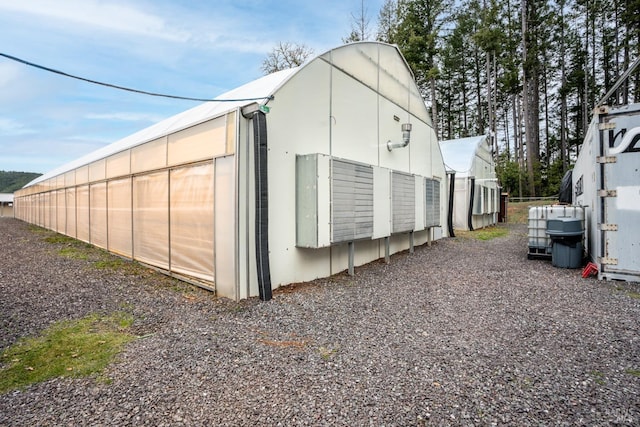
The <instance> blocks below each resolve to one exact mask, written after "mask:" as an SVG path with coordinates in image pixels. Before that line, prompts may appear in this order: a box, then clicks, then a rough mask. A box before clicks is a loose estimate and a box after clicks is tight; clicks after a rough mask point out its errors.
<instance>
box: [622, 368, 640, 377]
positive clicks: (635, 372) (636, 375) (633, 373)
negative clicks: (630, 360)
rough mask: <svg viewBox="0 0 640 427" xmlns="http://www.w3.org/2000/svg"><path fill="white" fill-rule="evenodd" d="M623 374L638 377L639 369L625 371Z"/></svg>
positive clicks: (639, 374)
mask: <svg viewBox="0 0 640 427" xmlns="http://www.w3.org/2000/svg"><path fill="white" fill-rule="evenodd" d="M625 372H626V373H627V374H629V375H633V376H634V377H640V369H627V370H626V371H625Z"/></svg>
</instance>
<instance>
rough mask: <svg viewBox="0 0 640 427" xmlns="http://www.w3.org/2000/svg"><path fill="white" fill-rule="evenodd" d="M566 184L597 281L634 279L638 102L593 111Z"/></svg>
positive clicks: (639, 271)
mask: <svg viewBox="0 0 640 427" xmlns="http://www.w3.org/2000/svg"><path fill="white" fill-rule="evenodd" d="M572 181H573V193H574V194H573V203H574V204H576V205H579V206H582V207H584V213H585V224H586V230H585V234H586V235H585V243H586V250H587V253H588V255H589V258H590V259H591V261H592V262H594V263H595V264H596V265H597V266H598V278H599V279H607V280H627V281H640V104H630V105H625V106H621V107H607V106H601V107H597V108H596V110H595V112H594V115H593V120H592V121H591V124H590V125H589V130H588V132H587V136H586V138H585V140H584V143H583V144H582V147H581V149H580V153H579V155H578V160H577V161H576V164H575V167H574V169H573V173H572Z"/></svg>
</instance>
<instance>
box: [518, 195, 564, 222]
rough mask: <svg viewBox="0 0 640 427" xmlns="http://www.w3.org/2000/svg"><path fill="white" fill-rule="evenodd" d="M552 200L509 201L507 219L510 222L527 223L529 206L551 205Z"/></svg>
mask: <svg viewBox="0 0 640 427" xmlns="http://www.w3.org/2000/svg"><path fill="white" fill-rule="evenodd" d="M553 203H554V201H552V200H535V201H529V202H511V201H510V202H509V205H508V206H507V221H508V222H509V223H510V224H527V223H528V222H529V207H530V206H545V205H552V204H553Z"/></svg>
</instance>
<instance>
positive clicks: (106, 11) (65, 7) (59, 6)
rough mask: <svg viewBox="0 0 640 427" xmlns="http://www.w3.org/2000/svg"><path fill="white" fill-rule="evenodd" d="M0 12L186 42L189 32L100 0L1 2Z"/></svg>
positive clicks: (124, 5)
mask: <svg viewBox="0 0 640 427" xmlns="http://www.w3.org/2000/svg"><path fill="white" fill-rule="evenodd" d="M0 10H5V11H11V12H19V13H25V14H29V15H37V16H41V17H43V18H46V19H47V20H56V21H62V22H64V23H66V24H67V25H68V24H69V23H71V24H76V25H81V26H86V27H92V28H94V29H95V28H99V29H103V30H107V31H111V32H117V33H125V34H133V35H140V36H146V37H153V38H159V39H165V40H172V41H179V42H184V41H186V40H188V39H189V37H190V35H189V33H188V32H186V31H183V30H179V29H177V28H170V27H169V26H168V25H167V23H166V21H165V20H164V19H163V18H161V17H159V16H156V15H153V14H150V13H147V12H143V11H141V10H139V9H137V8H135V7H134V6H132V5H128V4H124V3H119V2H113V1H111V2H107V1H97V0H65V1H51V0H29V1H15V0H0Z"/></svg>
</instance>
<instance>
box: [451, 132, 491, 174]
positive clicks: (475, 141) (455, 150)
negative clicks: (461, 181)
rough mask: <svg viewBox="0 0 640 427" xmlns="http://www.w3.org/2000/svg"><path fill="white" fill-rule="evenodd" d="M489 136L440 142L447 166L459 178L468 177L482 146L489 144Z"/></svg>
mask: <svg viewBox="0 0 640 427" xmlns="http://www.w3.org/2000/svg"><path fill="white" fill-rule="evenodd" d="M488 141H489V139H488V137H487V135H479V136H470V137H468V138H460V139H449V140H446V141H440V149H441V150H442V158H443V160H444V164H445V166H446V167H447V168H448V169H450V170H453V171H455V172H456V174H457V175H458V176H467V175H468V174H469V172H470V171H471V167H472V166H473V158H474V156H475V155H476V153H477V151H478V149H479V148H480V147H481V146H482V144H488Z"/></svg>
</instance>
